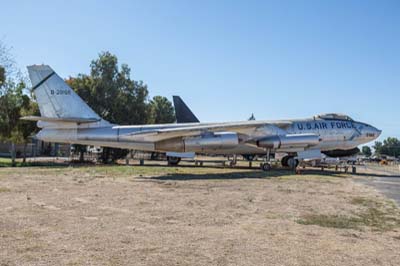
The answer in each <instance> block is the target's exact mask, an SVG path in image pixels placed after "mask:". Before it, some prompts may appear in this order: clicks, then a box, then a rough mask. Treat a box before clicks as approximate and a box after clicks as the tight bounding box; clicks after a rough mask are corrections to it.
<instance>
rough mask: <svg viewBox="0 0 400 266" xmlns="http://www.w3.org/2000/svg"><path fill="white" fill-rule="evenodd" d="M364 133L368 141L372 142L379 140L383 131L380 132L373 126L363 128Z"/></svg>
mask: <svg viewBox="0 0 400 266" xmlns="http://www.w3.org/2000/svg"><path fill="white" fill-rule="evenodd" d="M362 133H363V136H364V137H365V138H366V139H367V140H369V141H371V140H374V139H377V138H378V137H379V136H380V135H381V133H382V130H379V129H377V128H375V127H373V126H367V127H365V128H363V130H362Z"/></svg>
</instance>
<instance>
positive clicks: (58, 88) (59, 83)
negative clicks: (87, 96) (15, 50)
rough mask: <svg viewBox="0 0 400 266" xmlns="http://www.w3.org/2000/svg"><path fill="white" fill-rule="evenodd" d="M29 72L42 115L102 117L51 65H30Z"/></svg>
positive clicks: (98, 118)
mask: <svg viewBox="0 0 400 266" xmlns="http://www.w3.org/2000/svg"><path fill="white" fill-rule="evenodd" d="M28 72H29V78H30V79H31V82H32V86H33V87H32V91H33V93H34V94H35V96H36V100H37V102H38V105H39V109H40V114H41V116H42V117H45V118H57V119H77V118H79V119H93V120H100V119H101V118H100V117H99V116H98V115H97V114H96V113H95V112H94V111H93V110H92V109H91V108H90V107H89V106H88V105H87V104H86V103H85V102H84V101H83V100H82V99H81V98H80V97H79V96H78V95H77V94H76V93H75V92H74V91H73V90H72V89H71V88H70V87H69V86H68V84H67V83H66V82H65V81H64V80H63V79H62V78H61V77H60V76H58V75H57V74H56V73H55V72H54V71H53V69H51V67H50V66H47V65H33V66H28Z"/></svg>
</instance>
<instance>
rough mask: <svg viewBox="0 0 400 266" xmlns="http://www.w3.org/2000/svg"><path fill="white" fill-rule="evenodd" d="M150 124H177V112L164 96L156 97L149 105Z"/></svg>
mask: <svg viewBox="0 0 400 266" xmlns="http://www.w3.org/2000/svg"><path fill="white" fill-rule="evenodd" d="M148 119H149V120H148V123H149V124H163V123H173V122H175V111H174V107H173V106H172V103H171V102H170V101H169V100H168V99H167V98H166V97H163V96H154V97H153V99H152V100H151V101H150V103H149V116H148Z"/></svg>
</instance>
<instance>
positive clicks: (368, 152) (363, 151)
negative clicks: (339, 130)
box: [361, 146, 372, 157]
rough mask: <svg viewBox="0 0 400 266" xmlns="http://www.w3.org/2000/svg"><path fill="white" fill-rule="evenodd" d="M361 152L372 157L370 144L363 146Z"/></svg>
mask: <svg viewBox="0 0 400 266" xmlns="http://www.w3.org/2000/svg"><path fill="white" fill-rule="evenodd" d="M361 152H362V154H363V155H364V156H366V157H370V156H371V155H372V151H371V148H370V147H369V146H363V147H362V149H361Z"/></svg>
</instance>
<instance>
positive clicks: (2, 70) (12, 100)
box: [0, 42, 39, 165]
mask: <svg viewBox="0 0 400 266" xmlns="http://www.w3.org/2000/svg"><path fill="white" fill-rule="evenodd" d="M23 80H24V78H23V76H22V75H21V74H20V72H19V71H18V70H17V68H16V67H15V62H14V60H13V58H12V56H11V55H10V52H9V49H7V48H6V46H5V45H4V44H3V43H1V42H0V139H1V140H3V141H8V142H11V158H12V164H13V165H15V156H16V154H15V143H21V144H24V147H25V148H24V162H25V158H26V144H27V141H28V138H29V137H30V136H31V134H32V133H33V132H34V131H35V130H36V125H35V124H34V123H31V122H27V121H22V120H20V117H21V116H25V115H37V114H38V113H39V108H38V107H37V104H36V103H35V102H34V101H33V100H32V99H31V97H29V95H28V94H27V93H25V92H26V91H25V87H26V86H25V83H24V81H23Z"/></svg>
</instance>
